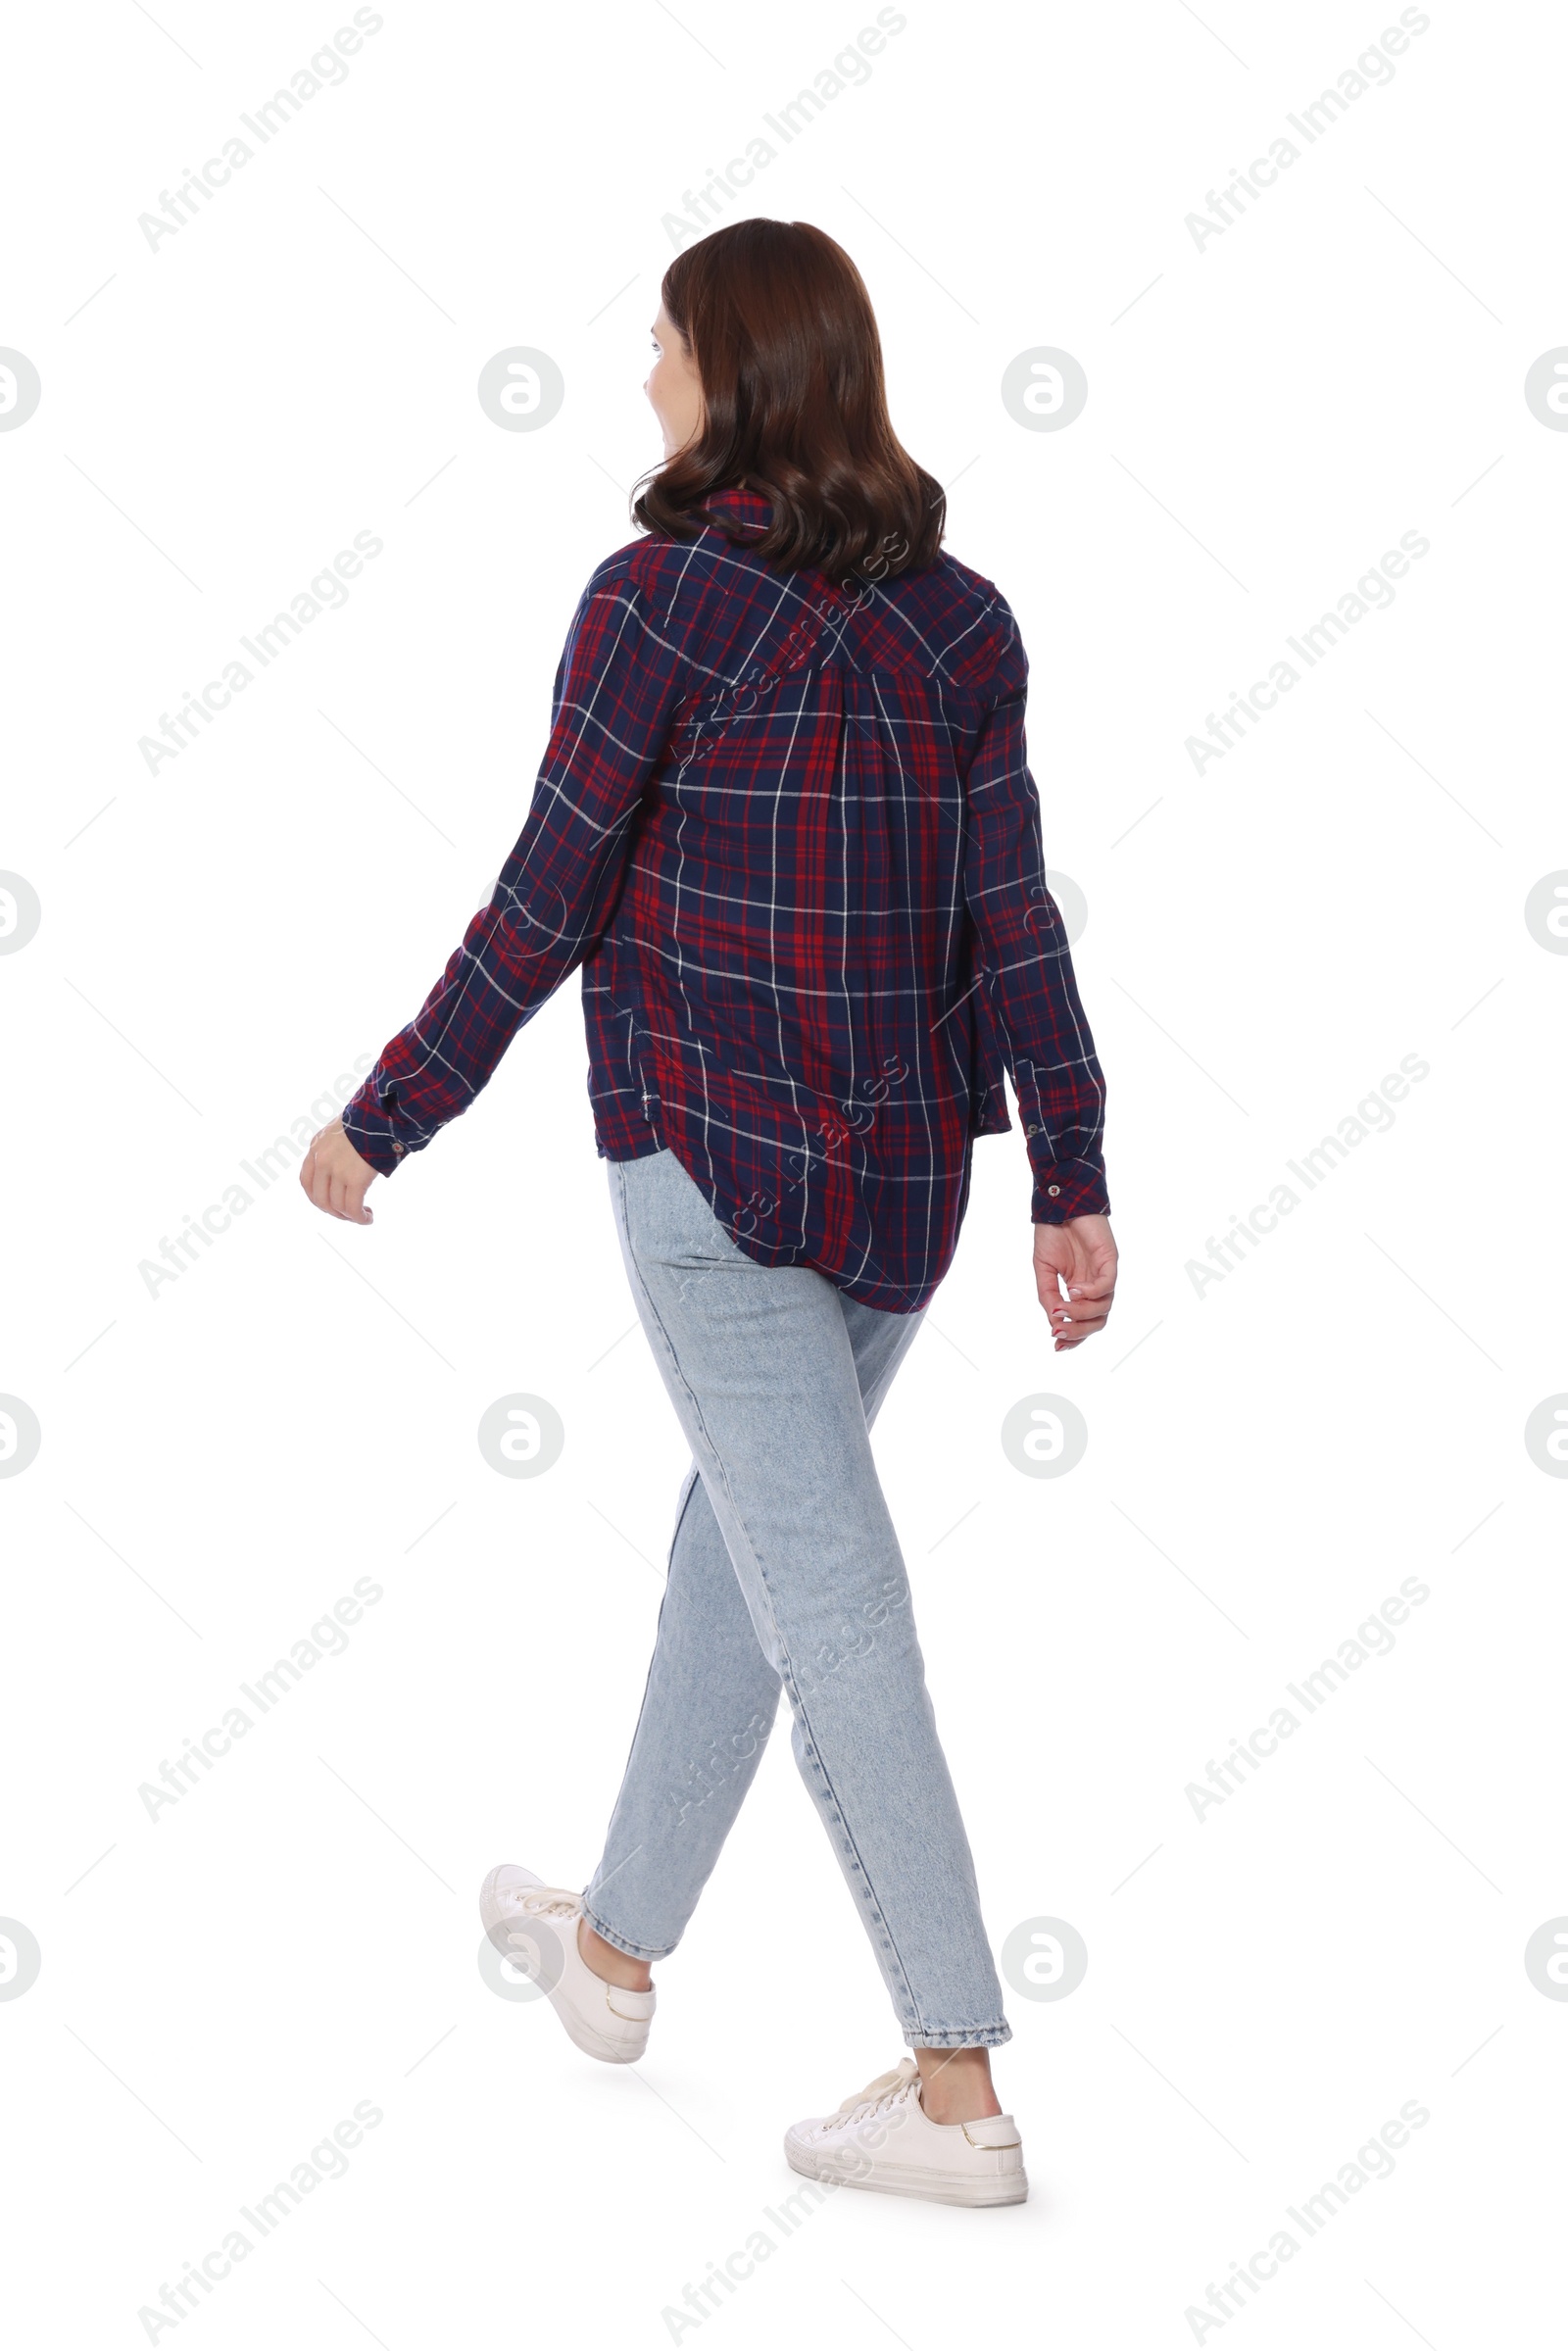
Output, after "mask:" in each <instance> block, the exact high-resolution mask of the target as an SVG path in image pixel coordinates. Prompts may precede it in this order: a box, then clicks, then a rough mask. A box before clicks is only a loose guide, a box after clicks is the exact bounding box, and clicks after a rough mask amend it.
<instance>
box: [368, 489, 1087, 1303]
mask: <svg viewBox="0 0 1568 2351" xmlns="http://www.w3.org/2000/svg"><path fill="white" fill-rule="evenodd" d="M709 509H710V512H711V513H715V512H722V513H723V514H724V515H725V516H726V518H727V520H728V521H729V523H730V526H731V529H735V528H737V527H740V528H742V529H744V530H747V531H750V530H751V529H752V528H753V526H756V525H760V524H761V523H763V522H765V520H766V517H767V514H768V508H767V505H766V503H765V502H764V501H763V500H761V499H760V498H759V497H757V496H755V495H754V494H752V493H750V492H744V491H726V492H721V493H717V494H716V495H715V496H714V497H713V498H711V500H710V501H709ZM1027 677H1028V662H1027V660H1026V658H1025V655H1024V650H1023V646H1022V643H1021V641H1020V638H1019V634H1018V628H1017V624H1016V622H1015V620H1014V618H1013V615H1012V613H1011V612H1010V610H1009V609H1008V606H1007V604H1006V602H1005V599H1004V598H1003V597H1002V595H1001V594H1000V593H999V592H998V590H997V589H996V588H995V587H994V586H993V585H992V584H991V582H990V581H989V580H986V579H983V578H982V577H981V576H980V575H979V574H978V573H977V572H974V571H971V570H969V569H967V568H966V567H965V566H964V565H963V564H961V563H956V562H955V560H954V559H953V558H952V557H951V556H949V555H947V554H941V555H939V556H938V558H937V560H936V562H935V563H932V564H931V565H929V566H928V567H927V568H925V569H923V570H920V571H915V572H908V573H904V574H900V575H897V576H895V577H893V578H890V579H887V580H885V581H881V582H875V581H867V580H863V579H858V578H857V579H854V580H852V581H851V582H850V583H849V584H848V586H840V585H837V584H835V583H832V582H830V581H829V580H828V579H827V578H826V577H825V576H824V575H823V574H822V573H821V572H819V571H814V570H806V571H796V572H784V571H780V570H778V569H776V568H774V567H770V566H769V565H767V564H766V563H762V562H760V561H759V559H758V558H757V557H756V556H755V555H754V554H753V553H752V552H751V551H750V548H749V547H748V546H747V545H746V544H744V543H742V544H739V545H736V544H733V543H732V542H731V540H730V538H729V537H727V536H726V535H725V534H724V533H723V532H720V531H719V530H717V529H716V528H713V527H711V526H710V527H708V528H705V529H704V531H703V532H702V534H701V536H700V537H698V538H697V539H695V540H692V541H684V542H682V541H676V540H672V539H665V538H657V537H649V538H643V539H638V540H636V541H634V542H633V543H632V544H631V545H630V546H628V547H623V548H621V549H619V550H618V551H617V552H616V553H615V554H614V555H612V556H610V557H608V558H607V559H606V561H605V562H604V563H601V564H600V565H599V567H598V569H597V570H596V571H595V572H594V574H593V576H592V578H591V579H590V580H589V582H588V585H587V587H586V589H585V590H584V592H583V594H582V597H581V599H580V600H579V603H578V606H577V610H576V613H575V615H574V617H573V619H572V623H571V628H570V632H569V634H568V636H567V639H566V646H565V651H564V655H563V657H562V661H561V665H560V668H559V669H558V671H557V675H556V684H555V694H554V702H553V713H552V725H551V733H550V741H549V744H548V747H547V749H546V751H545V756H544V760H543V764H542V766H541V768H540V771H539V778H538V782H537V785H536V787H535V790H534V795H533V800H532V804H531V806H530V808H529V811H528V816H527V821H526V822H525V823H524V825H523V828H522V831H521V833H520V835H519V836H518V839H517V842H516V845H515V848H514V849H513V851H512V853H511V855H510V857H508V858H507V861H506V864H505V865H504V867H503V868H502V871H501V874H500V877H499V879H498V881H497V883H496V886H495V889H494V891H493V892H492V894H491V898H490V902H489V904H488V905H487V906H483V907H481V908H480V910H479V911H478V912H477V913H476V914H475V915H474V917H473V919H472V921H471V922H470V923H469V925H468V927H467V930H466V933H465V936H464V939H463V942H462V944H461V946H460V947H459V948H458V949H457V951H456V952H455V954H454V955H452V957H451V960H450V961H449V962H448V964H447V966H446V969H445V971H444V972H443V973H442V975H441V978H440V979H439V980H438V981H437V983H436V985H435V987H434V988H433V989H432V990H431V992H430V994H429V996H428V997H427V998H426V1000H425V1002H424V1004H423V1005H422V1006H421V1008H420V1010H419V1012H418V1014H417V1018H415V1019H414V1020H413V1021H411V1022H410V1023H409V1025H408V1027H407V1028H405V1029H402V1030H400V1031H399V1033H398V1035H397V1036H396V1037H394V1038H393V1039H392V1040H391V1042H390V1044H388V1046H387V1047H386V1050H385V1052H384V1053H382V1055H381V1057H380V1060H379V1061H378V1062H377V1064H376V1066H375V1068H374V1069H373V1070H372V1071H371V1072H370V1074H369V1076H368V1078H367V1079H366V1081H365V1084H364V1085H363V1086H362V1087H361V1088H360V1090H359V1092H358V1093H357V1094H356V1095H354V1097H353V1098H352V1099H351V1101H350V1102H348V1104H347V1105H346V1107H345V1109H344V1113H343V1121H344V1126H345V1128H346V1130H347V1132H348V1135H349V1139H350V1141H351V1142H352V1143H353V1145H354V1147H355V1149H356V1151H359V1152H360V1154H361V1155H362V1156H363V1157H364V1158H365V1159H367V1160H368V1162H369V1163H370V1165H371V1166H372V1167H374V1168H376V1169H377V1170H378V1171H379V1172H380V1173H381V1174H383V1175H391V1174H392V1173H393V1172H394V1170H395V1169H396V1168H397V1167H399V1166H400V1165H401V1164H402V1161H403V1160H404V1158H405V1157H406V1156H407V1155H408V1154H409V1153H410V1152H413V1151H419V1150H422V1148H423V1147H424V1145H425V1144H426V1143H428V1142H429V1141H430V1139H431V1137H432V1136H433V1135H434V1134H435V1133H436V1131H437V1130H438V1129H439V1128H440V1127H442V1126H444V1125H445V1124H446V1123H447V1121H448V1120H449V1119H451V1118H454V1117H456V1116H457V1115H458V1113H459V1112H460V1111H463V1110H466V1108H467V1106H468V1104H469V1103H470V1102H472V1101H473V1099H474V1097H475V1095H476V1094H477V1093H478V1092H479V1090H480V1088H481V1087H483V1086H484V1085H485V1083H486V1082H487V1080H488V1079H489V1077H490V1076H491V1074H492V1072H493V1071H494V1069H495V1067H496V1064H497V1062H498V1061H499V1060H500V1058H501V1055H502V1054H503V1053H504V1052H505V1051H506V1048H507V1046H508V1044H509V1043H510V1042H511V1040H512V1038H513V1036H514V1035H515V1032H516V1030H517V1029H518V1028H520V1027H521V1026H522V1024H523V1022H524V1021H526V1020H527V1019H528V1018H529V1017H530V1016H531V1014H533V1013H534V1012H536V1011H537V1010H538V1008H539V1006H540V1005H541V1004H543V1003H544V1002H545V1000H546V998H547V997H549V996H550V995H551V994H552V992H553V991H554V990H555V989H556V988H557V987H559V986H560V984H561V982H562V981H563V980H564V978H566V976H567V975H568V973H570V972H571V971H573V970H574V969H576V968H577V967H578V966H579V965H580V966H581V969H582V975H583V983H582V984H583V1007H584V1015H585V1020H586V1025H587V1032H588V1047H589V1061H590V1069H589V1079H588V1086H589V1095H590V1099H591V1102H592V1105H593V1112H594V1123H595V1132H596V1136H597V1142H598V1150H599V1154H600V1156H601V1157H603V1158H608V1159H631V1158H637V1157H640V1156H642V1155H643V1154H644V1153H646V1152H650V1151H659V1150H662V1149H668V1150H670V1151H673V1152H674V1153H675V1155H676V1157H677V1158H678V1159H679V1160H680V1162H681V1164H682V1165H683V1166H684V1167H685V1169H686V1170H687V1172H688V1174H690V1175H691V1176H692V1178H693V1179H694V1181H695V1182H696V1183H697V1184H698V1185H699V1186H700V1187H701V1189H702V1191H703V1193H704V1194H705V1195H706V1197H707V1199H708V1200H709V1201H710V1203H711V1206H712V1209H713V1213H714V1214H715V1216H716V1217H717V1218H718V1219H719V1221H720V1223H721V1224H722V1225H723V1226H724V1227H725V1229H726V1231H727V1232H728V1233H729V1234H730V1235H731V1237H732V1239H733V1240H734V1241H735V1243H736V1245H737V1246H738V1247H739V1248H740V1249H743V1250H744V1251H745V1252H746V1253H747V1254H748V1255H749V1256H751V1257H753V1258H755V1259H757V1260H758V1261H759V1262H760V1263H762V1264H764V1265H793V1264H806V1265H811V1266H814V1267H816V1268H817V1269H818V1271H820V1272H821V1273H823V1274H825V1275H826V1276H828V1278H829V1279H830V1280H832V1281H834V1282H835V1283H837V1284H838V1285H839V1286H840V1287H841V1288H842V1289H844V1290H845V1291H846V1292H847V1293H848V1294H849V1295H850V1296H851V1297H853V1298H860V1299H863V1300H864V1301H865V1303H867V1304H868V1305H873V1306H880V1307H884V1308H887V1309H889V1310H891V1311H893V1312H910V1311H913V1310H914V1309H915V1308H916V1307H919V1306H922V1305H924V1304H925V1303H926V1302H927V1301H928V1300H929V1298H931V1296H932V1294H933V1293H934V1291H935V1290H936V1287H937V1285H938V1283H939V1282H940V1281H941V1279H942V1276H943V1274H944V1273H945V1272H946V1271H947V1268H948V1266H949V1264H950V1263H951V1261H952V1257H953V1251H954V1249H955V1247H956V1242H957V1237H958V1228H959V1225H960V1223H961V1221H962V1217H963V1212H964V1208H965V1206H966V1204H967V1200H968V1196H969V1173H970V1147H971V1143H972V1139H973V1137H974V1136H976V1135H985V1134H995V1133H999V1132H1001V1131H1002V1130H1004V1129H1005V1128H1008V1127H1010V1125H1011V1123H1012V1121H1011V1118H1010V1116H1009V1114H1008V1108H1007V1102H1006V1096H1005V1090H1004V1086H1003V1073H1004V1070H1005V1071H1006V1072H1007V1073H1008V1074H1009V1075H1010V1077H1011V1080H1012V1085H1013V1090H1014V1092H1015V1094H1016V1097H1017V1102H1018V1108H1019V1111H1020V1114H1021V1117H1022V1120H1023V1125H1024V1130H1025V1136H1026V1139H1027V1145H1028V1152H1029V1159H1030V1163H1031V1167H1032V1171H1033V1179H1034V1182H1033V1198H1032V1201H1031V1213H1032V1215H1033V1217H1034V1220H1035V1221H1036V1222H1037V1223H1047V1224H1056V1223H1061V1222H1064V1221H1065V1220H1066V1219H1068V1218H1070V1217H1074V1216H1082V1215H1086V1214H1088V1213H1090V1212H1092V1211H1100V1212H1103V1211H1106V1210H1107V1209H1108V1206H1109V1201H1108V1200H1107V1197H1106V1192H1105V1182H1104V1174H1103V1162H1102V1155H1101V1138H1102V1131H1103V1109H1104V1083H1103V1076H1102V1073H1101V1068H1100V1063H1099V1060H1098V1058H1097V1056H1096V1053H1095V1047H1094V1041H1093V1038H1092V1037H1091V1035H1090V1031H1089V1024H1088V1022H1087V1020H1086V1019H1085V1017H1084V1011H1083V1006H1082V1004H1081V1003H1080V1002H1079V997H1078V990H1077V985H1076V982H1075V980H1074V976H1073V968H1072V959H1071V956H1070V955H1069V953H1068V948H1067V941H1066V936H1065V932H1064V930H1063V928H1062V922H1061V917H1060V914H1059V912H1058V909H1057V907H1056V906H1055V903H1054V900H1053V898H1052V897H1051V894H1050V892H1049V891H1048V889H1047V887H1046V878H1045V863H1044V857H1043V852H1042V844H1041V827H1040V806H1039V797H1038V794H1037V793H1036V790H1035V786H1034V782H1033V780H1032V778H1031V776H1030V773H1029V768H1028V763H1027V759H1026V754H1025V743H1024V699H1025V691H1026V684H1027Z"/></svg>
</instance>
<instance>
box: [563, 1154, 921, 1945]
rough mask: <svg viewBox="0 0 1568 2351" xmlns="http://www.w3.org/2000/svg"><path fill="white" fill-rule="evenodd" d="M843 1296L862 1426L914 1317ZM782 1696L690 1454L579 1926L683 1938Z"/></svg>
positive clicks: (638, 1937) (624, 1939)
mask: <svg viewBox="0 0 1568 2351" xmlns="http://www.w3.org/2000/svg"><path fill="white" fill-rule="evenodd" d="M612 1180H613V1167H612ZM700 1204H702V1203H700ZM841 1303H842V1304H843V1306H844V1307H845V1309H846V1319H847V1322H848V1326H849V1330H850V1336H851V1344H852V1349H853V1352H854V1355H855V1367H856V1375H857V1378H858V1382H859V1389H860V1404H861V1409H862V1411H863V1413H864V1416H865V1423H866V1426H867V1428H869V1427H870V1425H871V1423H872V1422H873V1421H874V1420H875V1418H876V1416H877V1413H878V1411H879V1410H880V1408H881V1404H882V1400H883V1398H884V1396H886V1395H887V1392H888V1390H889V1388H890V1387H891V1385H892V1382H893V1375H894V1373H895V1372H896V1371H897V1369H898V1367H899V1365H900V1364H901V1363H902V1362H903V1360H904V1357H905V1355H906V1354H907V1351H908V1347H909V1345H910V1342H911V1341H912V1340H913V1338H914V1335H915V1331H916V1329H917V1327H918V1325H919V1322H920V1319H921V1318H920V1316H919V1315H917V1314H916V1315H896V1314H879V1313H877V1312H876V1311H875V1309H874V1308H872V1307H870V1306H860V1305H858V1304H856V1302H855V1301H854V1300H853V1299H844V1300H842V1301H841ZM778 1693H779V1677H778V1675H777V1673H776V1672H775V1670H774V1668H773V1667H772V1665H771V1664H770V1663H769V1662H768V1659H767V1656H766V1654H765V1653H764V1650H763V1647H762V1644H761V1641H760V1640H759V1638H758V1632H757V1628H756V1626H755V1625H754V1624H753V1622H752V1617H751V1612H750V1610H749V1609H748V1607H747V1604H746V1598H745V1595H744V1593H743V1592H742V1589H741V1584H740V1580H739V1578H738V1577H737V1576H736V1573H735V1567H734V1563H733V1561H732V1560H731V1558H730V1555H729V1550H728V1547H727V1545H726V1543H725V1542H724V1538H723V1536H722V1535H721V1534H720V1532H719V1527H718V1521H717V1520H716V1519H715V1518H714V1516H713V1508H712V1504H711V1501H710V1500H709V1498H708V1489H707V1487H706V1486H705V1485H704V1483H703V1481H702V1478H701V1476H700V1474H699V1471H698V1466H697V1463H696V1462H695V1461H693V1463H692V1466H691V1469H690V1471H689V1472H688V1474H687V1478H686V1483H685V1485H684V1486H683V1487H682V1488H681V1493H680V1501H679V1504H678V1507H677V1510H676V1516H675V1533H674V1539H673V1541H672V1542H671V1543H670V1549H669V1566H668V1576H667V1580H666V1584H665V1588H664V1597H663V1601H662V1605H661V1608H660V1611H659V1631H658V1635H657V1638H656V1640H655V1643H654V1654H653V1659H652V1662H651V1664H650V1665H649V1669H648V1680H647V1683H646V1685H645V1687H644V1690H643V1701H642V1708H641V1711H640V1713H639V1715H638V1718H637V1728H636V1731H635V1733H634V1734H633V1737H632V1742H631V1751H630V1753H629V1755H628V1756H627V1759H626V1770H625V1775H624V1777H623V1779H622V1781H621V1785H620V1792H619V1794H618V1795H617V1796H616V1798H615V1807H614V1810H613V1813H612V1815H611V1820H610V1828H609V1832H608V1834H607V1836H606V1838H605V1849H604V1853H603V1854H602V1856H601V1858H600V1862H599V1866H598V1868H597V1869H596V1870H595V1871H594V1874H593V1877H592V1878H591V1879H590V1881H589V1884H588V1886H587V1888H586V1890H585V1892H584V1896H583V1911H584V1915H585V1917H586V1919H587V1922H588V1925H589V1927H590V1928H591V1930H592V1931H593V1932H594V1933H595V1934H596V1935H600V1936H602V1937H603V1939H604V1940H605V1941H606V1942H608V1943H610V1944H612V1945H613V1947H614V1949H616V1950H617V1951H622V1952H627V1953H629V1954H631V1955H632V1956H633V1957H635V1958H639V1959H662V1958H663V1957H664V1956H665V1954H666V1953H667V1952H669V1951H672V1950H673V1949H674V1947H675V1945H676V1943H677V1942H678V1941H679V1940H680V1937H681V1935H682V1934H683V1933H684V1931H685V1928H686V1924H687V1922H688V1920H689V1919H690V1917H691V1914H692V1912H693V1910H694V1909H695V1908H696V1906H697V1899H698V1896H699V1895H700V1894H701V1892H702V1890H703V1887H704V1886H706V1884H707V1883H708V1879H709V1876H710V1874H711V1870H712V1867H713V1864H714V1862H715V1861H716V1860H717V1859H718V1855H719V1851H720V1848H721V1847H722V1845H723V1842H724V1839H725V1837H727V1836H728V1835H729V1832H730V1829H731V1828H732V1826H733V1825H734V1821H735V1816H736V1814H737V1813H738V1812H739V1811H740V1808H741V1805H742V1803H743V1801H744V1800H745V1796H746V1791H747V1789H748V1788H750V1787H751V1785H752V1781H753V1779H754V1777H755V1776H756V1772H757V1767H758V1765H759V1763H760V1761H761V1756H762V1749H763V1747H764V1745H765V1744H766V1741H767V1737H768V1734H769V1732H770V1731H771V1729H772V1727H773V1719H774V1715H775V1713H776V1711H777V1707H778ZM589 1955H590V1957H592V1956H593V1954H592V1952H591V1951H590V1954H589ZM600 1956H601V1957H602V1956H603V1954H601V1955H600Z"/></svg>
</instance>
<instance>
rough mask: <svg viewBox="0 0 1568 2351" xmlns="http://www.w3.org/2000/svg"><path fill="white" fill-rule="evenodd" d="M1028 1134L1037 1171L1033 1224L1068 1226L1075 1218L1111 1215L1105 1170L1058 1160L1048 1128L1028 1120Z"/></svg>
mask: <svg viewBox="0 0 1568 2351" xmlns="http://www.w3.org/2000/svg"><path fill="white" fill-rule="evenodd" d="M1024 1135H1025V1138H1026V1140H1027V1142H1028V1148H1029V1164H1030V1167H1031V1168H1032V1170H1033V1172H1034V1195H1033V1198H1032V1199H1031V1200H1030V1203H1029V1215H1030V1219H1031V1221H1032V1222H1033V1223H1035V1224H1067V1223H1068V1222H1070V1220H1071V1219H1072V1218H1073V1217H1075V1216H1108V1215H1109V1214H1110V1197H1109V1195H1108V1194H1107V1192H1106V1190H1105V1178H1104V1174H1103V1170H1102V1169H1101V1168H1099V1167H1095V1166H1090V1165H1088V1164H1087V1163H1086V1162H1085V1161H1084V1160H1082V1159H1070V1160H1069V1159H1054V1158H1053V1157H1052V1155H1051V1151H1050V1137H1049V1136H1048V1135H1047V1133H1046V1130H1045V1128H1044V1127H1043V1126H1038V1125H1035V1124H1034V1123H1032V1122H1031V1121H1030V1120H1027V1119H1026V1120H1025V1121H1024Z"/></svg>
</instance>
